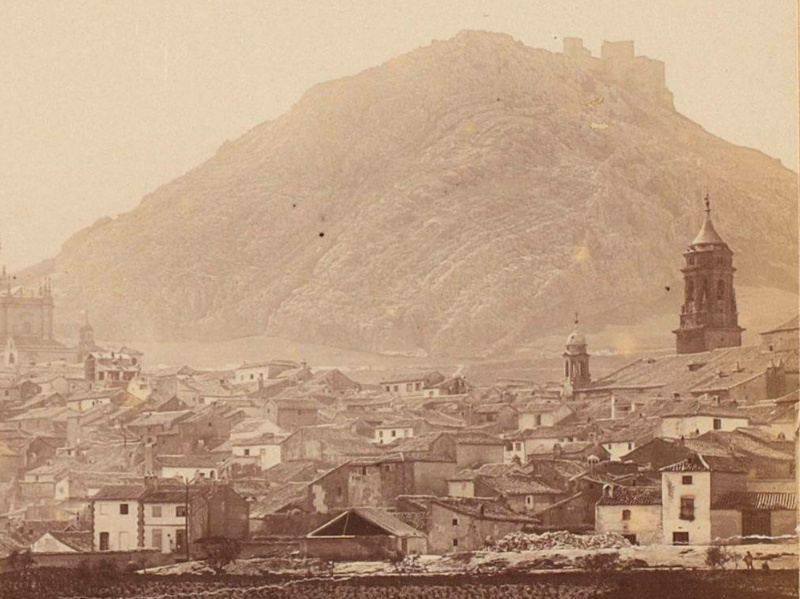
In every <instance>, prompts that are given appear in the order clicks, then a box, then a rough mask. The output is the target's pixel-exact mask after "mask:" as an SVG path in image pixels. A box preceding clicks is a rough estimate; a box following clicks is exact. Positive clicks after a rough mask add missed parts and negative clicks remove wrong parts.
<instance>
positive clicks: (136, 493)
mask: <svg viewBox="0 0 800 599" xmlns="http://www.w3.org/2000/svg"><path fill="white" fill-rule="evenodd" d="M144 492H145V487H144V485H109V486H107V487H103V488H102V489H100V490H99V491H98V492H97V494H96V495H95V496H94V497H92V500H94V501H114V500H116V499H139V498H140V497H141V496H142V495H143V494H144Z"/></svg>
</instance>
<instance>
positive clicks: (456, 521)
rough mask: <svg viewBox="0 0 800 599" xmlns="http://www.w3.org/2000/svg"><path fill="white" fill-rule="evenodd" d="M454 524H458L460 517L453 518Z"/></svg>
mask: <svg viewBox="0 0 800 599" xmlns="http://www.w3.org/2000/svg"><path fill="white" fill-rule="evenodd" d="M453 526H458V518H453Z"/></svg>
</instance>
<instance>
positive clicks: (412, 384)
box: [406, 383, 414, 391]
mask: <svg viewBox="0 0 800 599" xmlns="http://www.w3.org/2000/svg"><path fill="white" fill-rule="evenodd" d="M413 390H414V383H406V391H413Z"/></svg>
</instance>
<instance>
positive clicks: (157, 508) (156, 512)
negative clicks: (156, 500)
mask: <svg viewBox="0 0 800 599" xmlns="http://www.w3.org/2000/svg"><path fill="white" fill-rule="evenodd" d="M150 513H151V514H152V516H153V518H160V517H161V506H160V505H154V506H153V507H152V508H150Z"/></svg>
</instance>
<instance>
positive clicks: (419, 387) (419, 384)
mask: <svg viewBox="0 0 800 599" xmlns="http://www.w3.org/2000/svg"><path fill="white" fill-rule="evenodd" d="M416 388H417V391H419V390H420V389H422V383H417V385H416Z"/></svg>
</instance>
